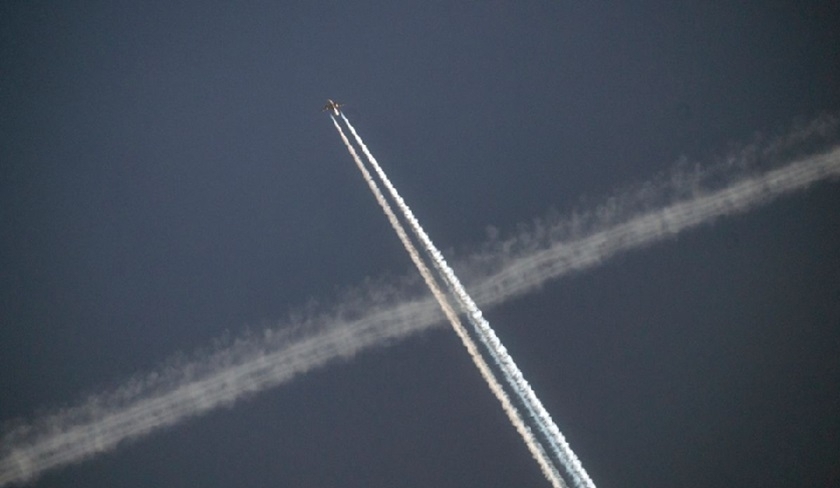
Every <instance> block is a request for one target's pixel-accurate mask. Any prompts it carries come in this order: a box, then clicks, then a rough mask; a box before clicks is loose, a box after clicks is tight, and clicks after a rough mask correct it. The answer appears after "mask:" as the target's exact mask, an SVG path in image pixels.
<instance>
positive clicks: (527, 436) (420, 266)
mask: <svg viewBox="0 0 840 488" xmlns="http://www.w3.org/2000/svg"><path fill="white" fill-rule="evenodd" d="M330 118H331V119H332V122H333V125H335V128H336V130H337V131H338V134H339V136H341V140H342V142H344V145H345V146H347V151H348V152H349V153H350V156H351V157H352V158H353V161H354V162H355V163H356V167H357V168H358V169H359V172H360V173H361V174H362V178H364V180H365V182H366V183H367V184H368V187H369V188H370V191H371V192H372V193H373V196H374V197H375V198H376V201H377V203H378V204H379V206H380V207H381V208H382V211H383V212H384V213H385V216H386V217H387V218H388V222H390V224H391V227H393V229H394V232H396V233H397V237H399V239H400V242H402V244H403V247H405V250H406V251H407V252H408V255H409V257H410V258H411V261H412V262H413V263H414V265H415V266H416V267H417V271H418V272H419V273H420V275H421V276H422V277H423V281H425V282H426V286H428V287H429V291H430V292H431V293H432V295H433V296H434V298H435V300H436V301H437V302H438V305H440V308H441V310H442V311H443V314H444V315H445V316H446V318H447V320H449V323H451V324H452V328H453V329H454V330H455V333H456V334H457V335H458V337H459V338H460V339H461V342H462V343H463V344H464V347H465V348H466V349H467V352H468V353H469V355H470V357H471V358H472V360H473V363H475V365H476V367H477V368H478V370H479V372H480V373H481V376H482V378H484V380H485V381H486V382H487V385H488V386H489V387H490V391H492V392H493V394H494V395H495V396H496V398H497V399H498V400H499V402H501V404H502V409H503V410H504V412H505V414H506V415H507V416H508V419H509V420H510V421H511V423H512V424H513V426H514V428H515V429H516V431H517V432H519V435H520V436H522V439H523V440H524V441H525V445H526V446H527V447H528V450H529V451H531V455H532V456H533V457H534V459H535V460H536V461H537V464H539V466H540V469H541V470H542V472H543V475H545V477H546V479H548V481H549V482H550V483H551V485H552V486H554V487H555V488H566V484H565V482H564V481H563V478H562V477H561V476H560V473H559V472H558V470H557V469H556V468H555V467H554V465H553V464H552V462H551V460H550V458H549V457H548V455H547V454H546V452H545V449H544V448H543V446H542V444H541V443H540V442H539V441H538V440H537V439H536V438H535V437H534V434H533V432H532V431H531V430H530V429H529V428H528V426H527V425H526V424H525V421H524V420H523V418H522V415H521V414H520V413H519V411H518V410H517V408H516V407H515V406H514V405H513V403H511V401H510V397H509V396H508V394H507V393H506V392H505V391H504V389H503V388H502V385H501V384H500V383H499V380H498V379H496V376H495V375H494V374H493V372H492V370H491V369H490V367H489V366H488V365H487V362H486V361H485V360H484V357H483V356H482V355H481V353H479V351H478V347H477V346H476V344H475V341H473V340H472V338H471V337H470V336H469V334H468V333H467V331H466V329H465V328H464V326H463V324H461V319H459V318H458V313H457V312H455V310H454V309H453V308H452V306H451V305H450V304H449V301H448V300H447V299H446V295H445V294H444V292H443V291H442V290H441V289H440V286H438V283H437V281H436V280H435V277H434V276H433V275H432V272H431V270H429V267H428V266H426V263H425V262H424V261H423V259H422V258H421V257H420V253H419V252H418V251H417V248H416V247H415V246H414V243H412V242H411V239H410V238H409V237H408V234H406V232H405V229H404V228H403V226H402V224H401V223H400V221H399V219H398V218H397V216H396V214H394V211H393V210H392V209H391V205H390V204H389V203H388V201H387V200H386V199H385V196H384V195H383V194H382V191H380V189H379V186H378V185H377V184H376V181H374V179H373V178H372V177H371V175H370V172H369V171H368V170H367V168H366V167H365V165H364V163H363V162H362V160H361V159H360V158H359V155H358V154H357V153H356V150H355V149H354V148H353V145H352V144H350V141H349V140H347V136H346V135H345V134H344V131H343V130H342V129H341V126H340V125H338V122H337V121H336V120H335V117H333V116H332V115H331V116H330ZM345 120H346V119H345ZM348 127H350V130H351V131H353V129H352V126H349V124H348ZM353 135H354V136H355V137H357V138H358V135H356V132H355V131H353ZM362 147H363V148H364V150H365V152H366V153H367V148H366V147H364V146H362Z"/></svg>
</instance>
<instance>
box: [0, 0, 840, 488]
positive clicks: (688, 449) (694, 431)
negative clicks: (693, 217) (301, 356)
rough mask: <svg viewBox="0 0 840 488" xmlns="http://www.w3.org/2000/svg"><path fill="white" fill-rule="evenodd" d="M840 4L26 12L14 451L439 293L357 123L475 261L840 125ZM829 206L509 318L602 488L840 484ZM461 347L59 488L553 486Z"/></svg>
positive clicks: (502, 313)
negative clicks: (233, 345) (370, 311)
mask: <svg viewBox="0 0 840 488" xmlns="http://www.w3.org/2000/svg"><path fill="white" fill-rule="evenodd" d="M838 21H840V9H839V8H838V7H837V6H836V2H831V1H807V2H782V1H755V2H738V3H737V4H732V5H729V4H726V3H723V4H721V3H719V2H717V3H712V2H654V1H646V2H633V3H632V4H629V3H628V4H626V5H625V4H624V3H621V2H615V3H613V2H589V3H586V4H580V3H574V2H573V3H564V2H527V3H526V2H456V3H450V2H416V3H413V4H408V3H405V2H350V3H347V2H322V3H313V2H277V3H274V2H238V3H237V4H236V5H229V4H227V3H225V2H217V3H213V2H192V3H191V2H182V3H179V4H177V5H172V3H171V2H158V3H153V2H115V1H109V2H79V3H73V4H70V3H61V2H55V3H45V2H35V1H31V2H3V3H2V4H0V421H1V422H5V421H9V420H11V419H15V418H28V419H31V418H33V417H34V416H35V415H37V414H38V413H39V412H42V411H45V410H51V409H55V408H59V407H62V406H67V405H72V404H74V403H75V402H77V401H78V400H79V399H81V398H83V397H84V396H85V395H87V394H90V393H95V392H99V391H105V390H108V389H110V388H113V387H116V386H119V385H120V384H122V383H123V382H124V381H125V380H126V379H127V378H129V377H131V376H133V375H137V374H142V373H144V372H146V371H150V370H152V369H153V368H154V367H155V366H156V365H158V364H160V363H161V362H163V361H165V360H167V358H170V357H171V356H172V355H174V354H176V353H178V352H179V351H181V352H185V353H189V352H190V351H193V350H195V349H197V348H202V347H208V346H209V345H210V344H211V343H212V342H213V341H214V340H216V339H218V338H220V337H224V336H228V337H236V336H237V335H238V334H240V333H241V332H242V331H243V330H244V329H245V328H246V327H254V328H261V327H263V326H266V325H270V324H272V323H275V322H277V321H278V320H280V319H282V318H283V317H285V316H286V315H287V314H288V313H289V312H290V311H292V310H296V309H300V308H301V307H303V306H305V305H306V304H307V303H309V302H310V301H312V300H315V301H318V302H319V303H321V304H324V305H329V304H331V303H334V302H335V301H336V300H337V296H339V295H340V294H341V293H342V291H343V290H346V289H347V288H349V287H353V286H355V285H357V284H359V283H361V282H363V281H364V280H365V279H366V278H369V277H371V278H380V277H383V276H387V275H391V276H401V275H403V274H405V273H408V272H410V262H409V261H408V259H407V257H406V256H405V252H404V251H403V249H402V248H401V246H400V244H399V242H398V241H397V239H396V238H395V237H394V235H393V232H392V231H391V230H390V228H389V227H388V224H387V222H386V220H385V219H384V218H383V216H382V215H381V212H380V211H379V209H378V208H377V207H376V204H375V202H374V200H373V198H372V197H371V196H370V194H369V192H368V191H367V189H366V187H365V185H364V183H363V182H362V180H361V178H360V177H359V176H358V174H357V172H356V170H355V168H354V167H353V164H352V161H351V160H350V158H349V156H348V155H347V153H346V151H345V149H344V148H343V147H342V145H341V142H340V140H339V139H338V137H337V135H336V134H335V131H334V129H333V127H332V124H331V123H330V122H329V119H328V118H327V117H326V116H325V115H324V114H322V113H321V112H319V109H320V107H321V106H322V105H323V103H324V100H325V99H326V98H327V97H330V98H333V99H336V100H339V101H342V102H344V103H346V106H345V113H346V114H347V116H348V117H349V118H350V119H351V120H352V121H353V123H354V124H355V126H356V128H357V129H358V130H359V131H360V132H361V134H362V136H363V137H365V139H366V141H367V142H368V145H369V146H370V147H371V150H372V151H373V152H374V154H375V155H376V156H377V158H378V159H379V161H380V162H381V163H383V165H384V166H385V168H386V171H389V174H390V175H391V178H392V180H393V181H394V182H395V184H396V185H397V186H398V187H399V188H400V190H401V191H402V192H403V195H404V196H405V198H406V199H407V201H408V202H409V204H410V205H412V206H413V208H414V210H415V212H416V214H417V215H418V217H419V218H420V219H421V221H422V222H423V224H424V225H425V226H426V229H427V230H428V232H429V233H430V234H431V236H432V238H433V239H434V240H435V241H436V242H437V244H438V245H439V246H440V247H441V248H443V249H450V250H452V249H454V250H456V251H457V253H460V254H461V255H463V254H466V253H469V251H468V250H469V249H474V248H475V247H477V246H479V245H480V243H481V242H483V241H484V240H485V238H486V235H485V233H486V228H487V226H488V225H493V226H495V227H497V228H498V229H500V231H501V232H502V234H510V233H512V232H514V231H515V230H516V226H517V224H519V223H522V222H529V221H531V219H533V218H534V217H539V216H542V215H544V214H545V213H546V212H547V211H548V210H549V209H550V208H555V209H557V211H558V212H559V213H561V214H565V213H568V212H570V211H571V210H572V209H573V208H574V207H576V206H581V205H583V206H586V203H583V204H581V201H584V202H589V201H599V200H600V199H601V198H603V197H606V196H608V195H610V194H611V192H613V191H614V190H615V189H616V188H621V187H623V186H626V185H630V184H634V183H636V184H638V183H641V182H644V181H646V180H649V179H651V178H653V177H655V175H656V174H658V173H659V172H662V171H666V170H668V169H669V168H671V167H673V166H674V164H675V162H676V161H678V160H679V159H680V158H681V157H683V156H685V157H688V158H689V159H690V160H692V161H700V162H703V163H708V164H711V163H713V162H714V161H715V158H717V157H719V156H721V155H724V154H726V153H727V151H728V150H730V149H731V148H732V147H733V145H735V144H740V143H749V142H751V141H753V140H754V138H755V137H756V134H762V135H763V136H764V137H766V138H771V137H772V136H773V135H779V134H784V133H785V132H786V131H787V130H788V129H789V128H790V127H792V126H793V125H795V124H797V123H802V122H806V121H809V120H811V119H813V118H814V117H816V116H818V115H820V114H825V113H828V114H837V113H838V111H840V90H838V87H840V52H838V51H840V47H838V46H840V34H838V33H840V22H838ZM837 188H838V187H837V183H823V184H820V185H818V186H816V187H814V188H813V189H810V190H808V191H806V192H804V193H800V194H796V195H793V196H790V197H785V198H782V199H780V200H778V201H777V202H774V203H772V204H770V205H769V206H766V207H763V208H761V209H759V210H757V211H753V212H751V213H749V214H746V215H743V216H738V217H734V218H729V219H726V220H723V221H720V222H718V223H715V224H714V225H713V226H707V227H703V228H701V229H698V230H693V231H690V232H687V233H685V234H682V235H680V236H679V237H678V238H677V239H675V240H672V241H669V242H664V243H659V244H657V245H655V246H652V247H650V248H648V249H645V250H642V251H635V252H632V253H629V254H625V255H622V256H620V257H618V258H616V259H613V260H611V261H609V262H607V263H606V264H605V265H604V266H602V267H599V268H597V269H593V270H591V271H587V272H585V273H578V274H575V275H573V276H569V277H566V278H563V279H561V280H558V281H556V282H552V283H549V284H548V285H546V286H545V287H544V288H543V289H542V290H540V291H539V292H537V293H533V294H530V295H528V296H526V297H523V298H520V299H517V300H514V301H511V302H508V303H506V304H504V305H502V306H499V307H497V308H494V309H491V310H487V311H486V312H487V315H488V317H489V319H490V321H491V323H492V324H493V325H494V326H495V327H496V328H497V330H498V332H499V334H500V336H501V337H502V338H503V340H504V341H505V343H506V344H507V345H508V347H509V349H510V350H511V352H512V354H513V355H514V357H515V358H516V359H517V361H518V362H519V363H520V366H521V367H522V369H523V370H524V372H525V374H526V376H527V377H528V378H529V379H530V380H531V381H532V383H533V384H534V385H535V389H536V390H537V392H538V394H540V395H541V397H542V399H543V402H544V403H545V405H546V407H547V408H548V410H549V411H550V412H551V413H552V415H553V416H554V418H555V420H557V422H558V424H559V426H560V428H561V430H563V431H564V433H566V434H567V437H568V439H569V441H570V443H571V445H572V447H573V448H574V449H575V451H576V452H577V453H578V455H579V456H580V458H581V460H582V461H583V464H584V466H585V467H586V468H587V470H588V471H589V473H590V474H591V475H592V477H593V479H594V480H595V482H596V483H597V484H598V486H600V487H612V486H616V487H617V486H646V487H658V486H661V487H666V486H685V487H692V486H697V487H699V486H710V485H711V486H726V485H732V486H742V487H772V486H778V487H783V486H784V487H788V486H836V485H838V484H840V455H838V454H837V453H838V452H840V416H838V414H837V412H838V411H840V388H838V385H840V252H838V251H840V231H838V229H840V213H838V211H837V210H838V208H840V194H838V191H837ZM462 349H463V348H462V347H461V346H460V344H459V343H458V341H457V339H456V338H455V336H454V335H453V334H452V333H451V332H450V331H448V330H443V329H441V330H437V331H434V332H429V333H426V334H424V335H421V336H418V337H413V338H411V339H409V340H407V341H405V342H401V343H399V344H397V345H394V346H392V347H389V348H384V349H378V350H376V351H371V352H368V353H365V354H363V355H361V356H360V357H358V358H356V359H354V360H352V361H350V362H347V363H344V364H341V365H339V366H335V365H334V366H331V367H327V368H324V369H321V370H319V371H317V372H314V373H311V374H308V375H305V376H301V377H299V378H297V379H296V380H295V381H294V382H292V383H291V384H288V385H285V386H283V387H281V388H277V389H274V390H271V391H269V392H265V393H262V394H260V395H257V396H255V397H254V398H251V399H249V400H246V401H243V402H241V403H238V404H236V405H235V406H233V407H232V408H228V409H223V410H220V411H215V412H213V413H210V414H208V415H205V416H203V417H201V418H198V419H195V420H192V421H189V422H186V423H184V424H181V425H178V426H176V427H174V428H171V429H166V430H164V431H160V432H158V433H155V434H153V435H152V436H150V437H147V438H144V439H141V440H139V441H137V442H134V443H131V444H130V445H128V446H124V447H122V448H120V449H118V450H117V451H115V452H113V453H110V454H105V455H102V456H99V457H97V458H95V459H93V460H90V461H86V462H84V463H81V464H78V465H75V466H71V467H68V468H65V469H61V470H57V471H55V472H51V473H49V474H47V475H46V476H45V477H44V478H42V479H41V480H39V481H38V483H37V484H36V485H37V486H106V485H108V486H126V487H129V486H150V485H163V486H289V487H292V486H344V487H355V486H358V487H370V486H418V487H419V486H439V487H446V486H452V487H455V486H500V487H501V486H547V485H546V483H545V481H544V480H543V479H542V476H541V475H540V473H539V470H538V469H537V467H536V465H535V464H534V463H533V461H532V460H531V459H530V458H529V455H528V453H527V451H526V449H525V448H524V447H523V446H522V444H521V441H520V440H519V438H518V437H517V436H516V433H515V431H514V430H513V429H512V428H511V427H510V426H509V425H508V424H507V421H506V419H505V417H504V415H503V414H502V412H501V410H500V408H499V406H498V404H497V402H496V401H495V399H494V398H493V397H492V395H491V394H490V393H489V392H488V391H487V388H486V387H485V386H484V384H483V382H482V381H481V379H480V377H479V375H478V374H477V373H476V371H475V368H474V367H473V365H472V364H471V363H470V361H469V360H468V358H467V356H466V354H465V353H464V351H463V350H462Z"/></svg>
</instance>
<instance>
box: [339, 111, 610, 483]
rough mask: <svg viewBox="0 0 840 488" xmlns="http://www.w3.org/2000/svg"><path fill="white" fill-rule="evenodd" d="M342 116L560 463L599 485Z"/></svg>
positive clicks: (578, 479)
mask: <svg viewBox="0 0 840 488" xmlns="http://www.w3.org/2000/svg"><path fill="white" fill-rule="evenodd" d="M341 118H342V119H343V120H344V123H345V124H347V127H348V128H349V129H350V132H351V133H352V134H353V137H354V138H355V139H356V142H357V143H358V144H359V146H360V147H361V148H362V152H364V153H365V156H367V158H368V160H369V162H370V164H371V166H373V169H374V171H376V174H377V175H379V178H380V179H381V180H382V182H383V184H384V185H385V188H387V189H388V191H389V192H390V193H391V197H392V198H393V199H394V201H395V202H396V203H397V207H398V208H399V209H400V210H401V211H402V212H403V214H404V215H405V219H406V221H408V223H409V225H410V226H411V229H412V230H413V231H414V233H415V235H416V236H417V238H418V239H420V242H421V243H422V245H423V247H424V248H425V249H426V251H427V252H428V254H429V256H430V258H431V259H432V262H433V263H434V264H435V268H436V269H437V270H438V271H439V272H440V273H441V274H442V275H443V278H444V282H445V283H446V284H447V286H448V287H449V288H450V290H451V291H452V293H453V295H454V296H455V297H456V299H457V301H458V302H459V303H460V304H461V306H462V307H463V309H464V312H465V313H466V314H467V317H468V318H469V320H470V323H471V324H473V326H474V327H475V329H476V333H477V334H478V336H479V338H480V339H481V341H482V343H483V344H484V345H485V346H486V347H487V350H488V351H489V353H490V355H491V357H492V358H493V360H494V361H495V362H496V364H497V365H498V366H499V367H500V368H501V370H502V372H503V374H504V376H505V379H506V380H507V382H508V384H509V386H510V387H511V389H512V390H513V391H514V392H516V394H517V396H518V397H519V399H520V401H521V402H522V404H523V405H524V406H525V408H526V409H527V410H528V413H529V414H530V415H531V417H532V418H533V420H534V422H535V424H536V426H537V428H538V429H539V430H540V432H542V433H543V435H544V436H545V438H546V440H547V441H548V442H549V444H550V445H551V450H552V452H553V453H554V455H555V456H556V457H557V461H558V462H560V463H561V465H562V466H563V467H564V468H565V469H566V471H567V473H568V474H569V476H571V478H572V480H573V482H574V484H575V486H577V487H578V488H595V483H594V482H593V481H592V479H591V478H590V477H589V474H587V472H586V470H585V469H584V468H583V465H582V464H581V462H580V459H578V457H577V455H575V453H574V451H572V448H571V447H570V446H569V443H568V442H567V441H566V438H565V437H564V436H563V434H562V433H561V432H560V429H559V428H558V427H557V424H555V423H554V420H552V418H551V415H549V413H548V411H547V410H546V409H545V407H543V405H542V402H540V400H539V398H537V395H536V393H534V390H533V389H532V388H531V385H530V384H528V382H527V381H526V380H525V377H524V376H523V375H522V372H521V371H520V370H519V367H518V366H517V365H516V363H515V362H514V361H513V358H512V357H511V356H510V354H508V352H507V349H506V348H505V346H504V345H503V344H502V342H501V340H500V339H499V338H498V336H496V333H495V331H494V330H493V328H492V327H490V323H489V322H487V320H486V319H485V318H484V316H483V315H482V313H481V310H480V309H479V308H478V305H476V303H475V302H474V301H473V299H472V297H470V295H469V293H467V290H466V289H464V287H463V286H462V285H461V281H460V280H459V279H458V277H457V276H456V275H455V272H454V271H453V270H452V268H451V267H450V266H449V264H448V263H447V262H446V259H444V257H443V254H441V253H440V251H438V249H437V247H436V246H435V244H434V243H433V242H432V240H431V238H430V237H429V236H428V234H426V231H425V230H423V227H422V226H421V225H420V222H419V221H418V220H417V218H416V217H415V216H414V213H413V212H412V211H411V208H410V207H409V206H408V204H407V203H405V200H403V198H402V196H400V194H399V192H398V191H397V189H396V187H394V185H393V184H392V183H391V180H390V179H389V178H388V176H387V175H386V174H385V171H383V170H382V167H381V166H380V165H379V163H378V162H377V161H376V158H374V157H373V154H371V152H370V150H368V147H367V145H366V144H365V143H364V141H363V140H362V138H361V137H360V136H359V134H358V133H357V132H356V129H355V128H354V127H353V124H351V123H350V121H349V120H347V117H345V116H344V114H343V113H342V114H341Z"/></svg>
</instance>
